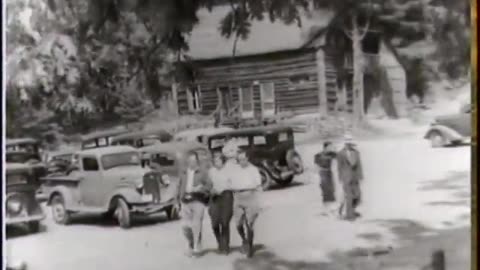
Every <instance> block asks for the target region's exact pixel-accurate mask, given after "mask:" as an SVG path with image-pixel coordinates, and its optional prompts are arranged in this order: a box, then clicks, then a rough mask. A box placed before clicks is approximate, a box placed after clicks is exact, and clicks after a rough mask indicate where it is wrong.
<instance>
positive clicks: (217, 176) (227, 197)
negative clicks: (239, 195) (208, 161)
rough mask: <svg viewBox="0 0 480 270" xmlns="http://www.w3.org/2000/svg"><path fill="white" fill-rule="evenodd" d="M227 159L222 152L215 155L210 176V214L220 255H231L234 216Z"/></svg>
mask: <svg viewBox="0 0 480 270" xmlns="http://www.w3.org/2000/svg"><path fill="white" fill-rule="evenodd" d="M225 161H226V160H225V157H224V156H223V155H222V153H221V152H214V153H213V167H212V168H210V170H209V174H210V179H211V180H212V184H213V189H212V192H211V193H212V195H211V197H210V203H209V208H208V212H209V214H210V218H211V221H212V229H213V233H214V235H215V238H216V240H217V244H218V251H219V253H220V254H225V255H228V254H229V253H230V221H231V220H232V215H233V193H232V191H231V190H230V186H231V178H230V176H229V175H228V172H227V170H226V169H225Z"/></svg>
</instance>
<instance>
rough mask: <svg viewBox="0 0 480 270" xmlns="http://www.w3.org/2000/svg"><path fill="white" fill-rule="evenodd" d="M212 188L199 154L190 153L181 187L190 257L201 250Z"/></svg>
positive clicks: (184, 228)
mask: <svg viewBox="0 0 480 270" xmlns="http://www.w3.org/2000/svg"><path fill="white" fill-rule="evenodd" d="M211 189H212V183H211V181H210V179H209V175H208V172H207V171H206V170H205V169H204V168H202V167H201V166H200V164H199V158H198V155H197V154H196V153H195V152H192V153H190V154H189V156H188V158H187V169H186V171H185V172H184V175H183V177H182V181H181V187H180V192H181V193H180V196H181V200H182V210H181V211H182V220H183V225H182V229H183V233H184V235H185V237H186V238H187V241H188V251H187V256H189V257H191V256H198V255H199V254H200V252H201V241H202V223H203V215H204V212H205V208H206V205H207V204H208V201H209V194H210V190H211Z"/></svg>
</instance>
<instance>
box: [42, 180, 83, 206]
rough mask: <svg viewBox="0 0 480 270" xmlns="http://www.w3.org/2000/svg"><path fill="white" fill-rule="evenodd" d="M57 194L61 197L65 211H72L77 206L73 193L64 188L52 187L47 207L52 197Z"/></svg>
mask: <svg viewBox="0 0 480 270" xmlns="http://www.w3.org/2000/svg"><path fill="white" fill-rule="evenodd" d="M57 194H59V195H61V196H62V197H63V200H64V203H65V207H66V208H67V209H72V208H75V207H76V206H78V204H77V202H76V201H75V196H74V194H73V191H72V190H71V189H69V188H67V187H64V186H58V187H54V188H53V189H52V190H50V192H49V195H48V201H47V205H50V204H51V202H52V199H53V197H54V196H55V195H57Z"/></svg>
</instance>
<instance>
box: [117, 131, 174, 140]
mask: <svg viewBox="0 0 480 270" xmlns="http://www.w3.org/2000/svg"><path fill="white" fill-rule="evenodd" d="M147 137H160V138H171V137H172V134H170V133H169V132H167V131H166V130H164V129H157V130H143V131H134V132H128V133H124V134H120V135H117V136H115V137H113V138H112V142H114V141H120V140H125V139H134V138H147Z"/></svg>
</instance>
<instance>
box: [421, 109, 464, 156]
mask: <svg viewBox="0 0 480 270" xmlns="http://www.w3.org/2000/svg"><path fill="white" fill-rule="evenodd" d="M471 136H472V105H471V104H464V105H463V106H462V107H461V108H460V112H459V113H457V114H451V115H445V116H440V117H437V118H436V119H435V121H434V122H433V123H432V124H431V125H430V129H429V130H428V132H427V133H426V134H425V137H424V138H425V139H427V140H429V141H430V144H431V146H432V147H443V146H448V145H458V144H462V143H466V142H469V141H470V140H471Z"/></svg>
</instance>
